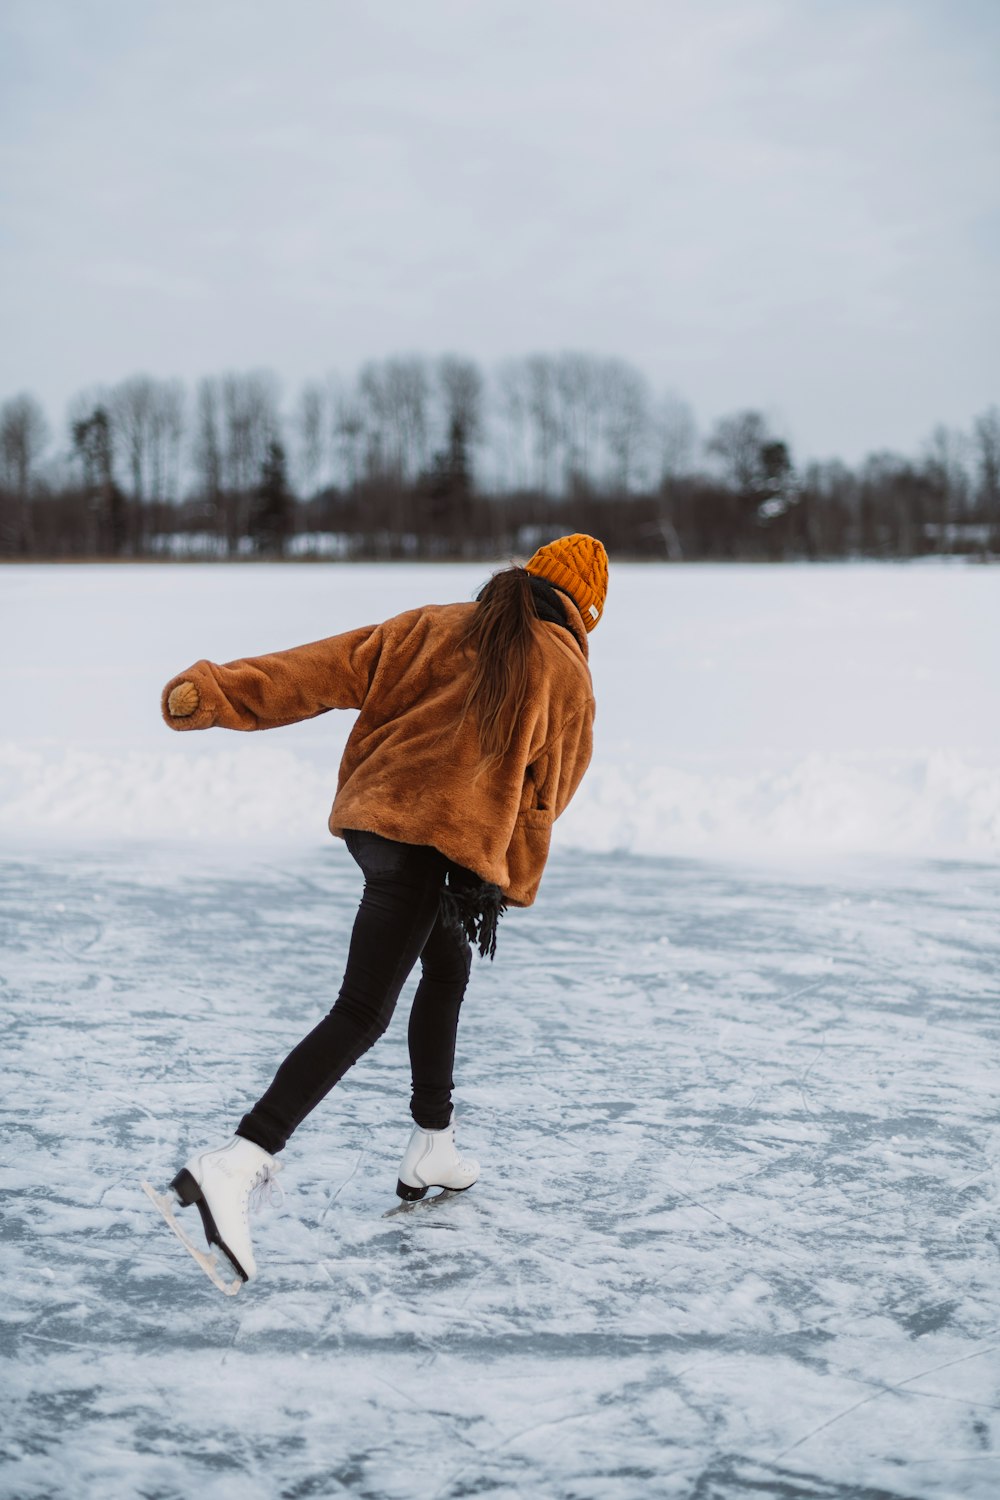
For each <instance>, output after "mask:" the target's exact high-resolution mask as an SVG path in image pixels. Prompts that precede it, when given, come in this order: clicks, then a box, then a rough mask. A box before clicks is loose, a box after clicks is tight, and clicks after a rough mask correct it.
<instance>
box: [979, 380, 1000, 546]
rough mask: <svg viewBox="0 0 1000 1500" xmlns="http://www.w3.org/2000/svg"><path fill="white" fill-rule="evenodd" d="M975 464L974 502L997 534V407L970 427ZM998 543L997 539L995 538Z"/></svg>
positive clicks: (999, 451) (999, 524)
mask: <svg viewBox="0 0 1000 1500" xmlns="http://www.w3.org/2000/svg"><path fill="white" fill-rule="evenodd" d="M972 441H973V451H974V454H975V460H976V499H977V500H978V502H979V504H980V506H981V507H982V510H983V513H984V515H985V516H986V517H987V519H988V521H989V523H990V524H991V525H992V526H993V527H995V528H997V529H998V531H1000V407H996V406H991V407H989V409H988V410H987V411H984V412H982V413H981V415H980V416H978V417H977V418H976V420H975V422H974V423H973V424H972ZM995 541H997V542H1000V535H998V536H997V537H996V538H995Z"/></svg>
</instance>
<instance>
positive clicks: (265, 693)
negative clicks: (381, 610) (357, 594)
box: [161, 625, 382, 729]
mask: <svg viewBox="0 0 1000 1500" xmlns="http://www.w3.org/2000/svg"><path fill="white" fill-rule="evenodd" d="M381 649H382V627H381V626H380V625H365V626H362V628H361V629H360V630H349V631H347V632H346V633H345V634H344V635H331V636H328V637H327V639H326V640H322V641H312V642H310V644H309V645H306V646H295V647H293V649H292V650H290V651H275V652H273V653H272V654H271V655H268V656H250V657H247V658H246V659H245V660H244V661H230V662H226V663H224V664H223V665H222V666H219V665H217V663H215V662H212V661H199V662H195V664H194V666H193V667H189V668H188V670H187V671H186V672H180V673H178V675H177V676H176V677H172V678H171V679H170V681H169V682H168V683H167V685H166V687H165V688H164V689H163V694H162V699H161V708H162V712H163V717H164V719H165V720H166V722H167V723H168V724H169V725H170V728H171V729H211V728H213V727H215V726H217V727H218V728H220V729H277V728H278V727H279V726H280V725H282V724H297V723H298V722H299V720H300V719H313V718H315V717H316V715H317V714H322V713H326V712H327V710H328V709H331V708H360V707H361V705H362V704H363V703H364V701H365V696H366V694H367V692H368V688H369V686H370V684H371V680H372V676H373V674H374V672H375V668H376V666H377V665H378V660H379V653H380V651H381Z"/></svg>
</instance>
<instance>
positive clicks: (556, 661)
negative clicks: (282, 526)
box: [144, 533, 608, 1291]
mask: <svg viewBox="0 0 1000 1500" xmlns="http://www.w3.org/2000/svg"><path fill="white" fill-rule="evenodd" d="M607 586H608V559H607V553H606V552H605V550H604V547H603V545H602V544H601V543H600V542H599V541H596V540H595V539H594V538H593V537H590V536H585V535H583V534H581V533H575V534H573V535H572V536H564V537H561V538H559V539H558V540H557V541H554V542H550V543H549V544H548V545H546V546H544V547H540V548H539V549H538V551H537V552H536V553H535V554H534V556H533V557H532V558H531V559H530V561H529V562H528V563H527V564H526V565H525V566H524V567H519V566H512V567H508V568H503V569H501V570H500V571H499V572H496V573H494V574H493V576H492V577H491V578H490V580H489V582H488V583H487V584H486V586H485V588H484V589H483V590H482V592H481V593H480V594H479V597H478V599H477V600H476V602H475V603H460V604H444V605H429V606H426V607H423V608H420V609H411V610H407V611H406V612H405V613H404V614H401V615H396V616H395V617H394V618H392V619H390V620H386V621H385V623H384V624H381V625H374V626H371V625H369V626H364V627H363V628H361V629H359V630H351V631H347V632H346V633H345V634H343V635H335V636H331V637H329V638H328V639H326V640H321V641H315V642H313V643H311V644H309V645H305V646H297V647H295V648H294V649H293V650H290V651H279V652H276V653H275V654H273V655H268V656H258V657H251V658H248V659H246V660H243V661H233V662H228V663H226V665H224V666H218V665H216V664H215V663H214V662H209V661H199V662H197V663H196V664H195V665H194V666H193V667H190V668H189V669H188V670H187V671H186V672H182V673H180V674H179V675H178V676H177V677H174V678H172V680H171V681H170V682H168V683H167V686H166V687H165V688H164V690H163V705H162V706H163V715H164V718H165V719H166V721H167V723H168V724H169V725H170V727H171V728H172V729H180V730H189V729H209V728H212V727H213V726H217V727H219V728H223V729H273V728H277V727H278V726H279V725H283V724H294V723H296V722H297V721H298V720H300V719H311V718H313V717H315V716H316V715H317V714H321V713H325V712H326V711H327V710H328V709H331V708H353V709H357V710H359V714H358V718H357V722H356V723H355V725H354V727H353V729H352V730H351V734H350V737H349V739H348V742H347V746H346V748H345V750H344V755H343V759H342V761H341V766H340V775H339V779H338V786H337V795H336V800H335V801H334V804H333V810H332V812H331V814H330V820H329V826H330V832H331V833H333V834H335V835H337V836H338V837H340V838H343V839H344V841H345V843H346V844H347V848H348V849H349V851H350V853H351V855H352V856H353V858H354V859H355V861H356V862H357V864H358V865H359V866H360V867H361V871H362V873H363V875H364V893H363V895H362V897H361V905H360V907H359V909H358V913H357V917H356V919H355V923H354V929H353V933H352V936H351V942H350V949H349V952H348V958H347V968H346V972H345V974H344V980H343V984H342V986H341V990H340V994H339V996H338V998H337V1001H336V1003H335V1005H334V1006H333V1009H332V1010H331V1011H330V1012H329V1014H328V1015H326V1016H324V1018H323V1019H322V1020H321V1021H320V1022H319V1024H318V1025H317V1026H315V1027H314V1028H313V1030H312V1031H311V1032H310V1033H309V1034H308V1036H306V1037H305V1038H304V1039H303V1040H302V1041H301V1042H299V1044H298V1045H297V1046H296V1047H294V1048H293V1049H292V1051H291V1052H290V1053H289V1055H288V1056H287V1057H286V1059H285V1061H284V1062H283V1063H282V1064H281V1066H280V1067H279V1068H278V1071H277V1073H276V1074H275V1076H274V1080H273V1082H272V1083H271V1085H270V1087H269V1088H268V1089H267V1090H266V1092H265V1093H264V1094H263V1096H262V1097H261V1098H260V1099H259V1100H258V1101H257V1103H256V1104H255V1105H254V1106H253V1108H252V1109H250V1110H249V1111H248V1112H247V1113H246V1114H245V1115H244V1116H243V1118H242V1119H241V1120H240V1122H239V1124H238V1125H237V1127H236V1133H235V1135H234V1136H233V1138H232V1139H231V1140H230V1141H229V1142H227V1143H226V1144H225V1145H222V1146H219V1147H216V1148H211V1149H206V1150H203V1151H200V1152H198V1154H197V1155H195V1156H192V1157H191V1159H190V1160H189V1161H188V1162H187V1163H186V1165H185V1166H184V1167H182V1168H181V1170H180V1171H179V1172H178V1173H177V1175H176V1176H175V1177H174V1179H173V1182H172V1183H171V1185H170V1186H171V1189H172V1197H168V1195H166V1194H163V1195H158V1194H155V1193H154V1192H153V1191H152V1189H150V1188H149V1187H148V1185H145V1184H144V1185H145V1186H146V1188H147V1191H148V1192H149V1194H150V1196H151V1197H152V1198H153V1199H154V1201H155V1202H157V1203H158V1206H159V1207H160V1208H161V1211H162V1212H163V1213H164V1216H165V1217H166V1218H167V1219H168V1221H169V1222H170V1223H171V1225H172V1227H173V1228H174V1229H175V1230H176V1231H177V1233H178V1234H179V1235H180V1237H181V1239H182V1240H183V1241H184V1243H185V1244H186V1245H187V1247H188V1249H189V1250H191V1253H192V1254H193V1255H195V1258H196V1259H197V1260H198V1261H199V1263H200V1264H202V1266H203V1268H204V1269H205V1270H206V1271H207V1272H208V1274H209V1275H210V1276H212V1279H213V1280H214V1281H216V1283H217V1284H218V1285H219V1286H221V1287H222V1289H223V1290H225V1291H234V1290H237V1289H238V1288H239V1286H240V1285H241V1283H242V1282H243V1281H248V1280H249V1279H250V1278H251V1277H253V1276H254V1275H255V1274H256V1264H255V1261H254V1253H253V1245H252V1242H251V1236H250V1230H249V1222H248V1210H249V1204H250V1199H251V1195H253V1194H255V1193H256V1192H257V1191H258V1190H260V1189H264V1190H266V1189H267V1185H268V1183H269V1181H270V1179H271V1177H272V1176H273V1174H274V1173H275V1172H276V1171H277V1169H278V1163H277V1162H276V1160H275V1157H276V1156H277V1153H278V1152H280V1151H281V1150H282V1149H283V1147H284V1146H285V1145H286V1143H287V1142H288V1139H289V1137H290V1136H291V1134H292V1132H293V1131H294V1130H295V1129H296V1128H297V1127H298V1126H299V1125H300V1124H301V1123H302V1121H303V1120H304V1119H305V1118H306V1116H307V1115H308V1114H309V1113H310V1111H311V1110H313V1109H315V1108H316V1106H317V1105H318V1104H319V1103H320V1101H321V1100H322V1099H323V1098H324V1097H325V1096H326V1095H327V1094H328V1093H329V1092H330V1090H331V1089H332V1088H333V1086H334V1085H335V1084H336V1083H338V1082H339V1080H340V1079H341V1078H343V1076H344V1074H345V1073H346V1072H347V1070H348V1069H349V1068H350V1067H352V1066H353V1064H354V1063H356V1062H357V1061H358V1059H359V1058H360V1057H361V1056H362V1055H363V1054H364V1053H365V1052H367V1051H368V1049H369V1048H370V1047H371V1046H372V1045H373V1044H374V1043H375V1042H376V1041H377V1040H378V1038H379V1037H380V1036H381V1035H382V1033H383V1032H384V1031H385V1029H386V1027H387V1026H388V1025H389V1021H390V1019H391V1017H392V1014H393V1010H394V1009H395V1005H396V1001H397V999H398V997H399V994H400V991H401V989H402V987H403V984H404V983H405V981H406V979H407V976H408V975H409V974H410V972H411V970H412V969H413V967H414V966H415V964H416V963H417V960H418V959H419V961H420V965H421V977H420V982H419V984H418V986H417V990H416V994H415V996H414V999H413V1006H412V1009H411V1011H410V1019H409V1029H408V1042H409V1053H410V1066H411V1072H412V1095H411V1100H410V1113H411V1115H412V1117H413V1120H414V1126H413V1131H412V1134H411V1136H410V1141H409V1145H408V1146H407V1148H406V1150H405V1152H404V1154H403V1158H402V1161H401V1163H400V1167H399V1180H398V1183H397V1188H396V1191H397V1194H398V1195H399V1197H400V1198H402V1199H404V1200H415V1199H419V1198H422V1197H423V1196H424V1194H425V1193H426V1192H427V1191H428V1189H429V1188H432V1187H437V1188H445V1189H450V1190H452V1191H464V1190H465V1189H466V1188H469V1187H471V1186H472V1184H473V1183H474V1182H475V1181H476V1180H477V1178H478V1176H479V1165H478V1163H477V1162H475V1161H471V1160H469V1159H468V1158H466V1157H462V1156H461V1155H460V1154H459V1152H458V1149H457V1147H456V1144H455V1126H454V1116H453V1110H452V1089H453V1087H454V1082H453V1078H452V1070H453V1065H454V1058H455V1037H456V1032H457V1028H458V1017H459V1010H460V1007H461V1004H462V1000H463V997H464V995H465V990H466V986H467V984H468V981H469V975H470V971H471V961H472V948H471V944H472V943H473V942H474V943H475V944H476V945H477V947H478V949H479V951H480V953H481V955H483V956H484V957H485V956H486V955H487V954H488V955H489V956H490V957H491V958H492V957H493V955H494V952H495V949H496V937H497V922H498V920H499V918H500V916H501V914H502V913H503V911H504V910H505V908H506V907H508V906H530V905H531V904H532V902H533V901H534V899H535V896H536V893H537V891H538V886H539V882H540V880H541V877H542V871H543V869H544V867H545V862H546V859H547V857H548V852H549V840H550V836H551V831H552V824H553V822H554V820H555V819H556V818H557V817H559V815H560V813H561V812H562V811H563V810H564V808H565V807H566V805H567V804H568V802H569V800H570V798H571V797H572V796H573V793H574V792H575V791H576V788H577V787H578V786H579V784H580V780H581V778H582V777H583V774H584V772H585V771H586V769H587V766H588V764H589V761H590V755H591V735H592V726H593V718H594V696H593V686H592V683H591V676H590V670H589V667H588V665H587V655H588V651H587V636H588V634H589V632H590V631H591V630H593V628H594V626H595V625H596V624H597V623H598V621H599V620H600V618H601V615H602V613H603V610H604V601H605V596H606V593H607ZM177 1204H180V1205H184V1206H187V1205H190V1204H195V1205H197V1207H198V1209H199V1212H200V1214H201V1219H202V1223H203V1225H204V1230H205V1234H206V1237H207V1239H208V1242H209V1245H210V1246H212V1245H216V1246H218V1247H219V1249H220V1250H221V1251H222V1253H223V1254H224V1255H225V1256H226V1257H227V1259H228V1260H229V1261H230V1262H231V1264H232V1266H233V1268H234V1270H235V1272H236V1275H237V1278H239V1279H237V1280H235V1281H233V1282H229V1283H224V1282H223V1281H222V1279H221V1278H220V1276H219V1273H218V1266H217V1265H216V1262H215V1257H214V1255H212V1256H206V1255H205V1254H204V1252H200V1251H198V1250H197V1248H196V1247H195V1246H194V1244H193V1242H192V1241H191V1240H190V1239H189V1238H188V1236H187V1235H186V1234H185V1233H184V1232H183V1231H182V1230H181V1228H180V1227H179V1225H178V1223H177V1221H176V1219H175V1218H174V1217H173V1208H174V1207H175V1206H176V1205H177Z"/></svg>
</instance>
